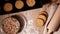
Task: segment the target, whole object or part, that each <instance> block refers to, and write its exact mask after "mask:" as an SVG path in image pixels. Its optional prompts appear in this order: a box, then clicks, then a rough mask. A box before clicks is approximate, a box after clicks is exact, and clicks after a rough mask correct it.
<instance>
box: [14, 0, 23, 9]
mask: <svg viewBox="0 0 60 34" xmlns="http://www.w3.org/2000/svg"><path fill="white" fill-rule="evenodd" d="M15 7H16V8H17V9H22V8H23V7H24V3H23V1H21V0H18V1H16V2H15Z"/></svg>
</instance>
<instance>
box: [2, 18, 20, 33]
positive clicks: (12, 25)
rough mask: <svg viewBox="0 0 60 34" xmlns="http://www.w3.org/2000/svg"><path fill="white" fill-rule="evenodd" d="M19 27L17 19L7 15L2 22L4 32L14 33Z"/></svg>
mask: <svg viewBox="0 0 60 34" xmlns="http://www.w3.org/2000/svg"><path fill="white" fill-rule="evenodd" d="M19 27H20V23H19V21H18V20H17V19H15V18H12V17H8V18H6V19H4V20H3V22H2V28H3V31H4V32H5V33H6V34H16V33H17V32H18V30H19Z"/></svg>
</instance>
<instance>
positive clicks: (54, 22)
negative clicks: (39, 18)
mask: <svg viewBox="0 0 60 34" xmlns="http://www.w3.org/2000/svg"><path fill="white" fill-rule="evenodd" d="M59 9H60V5H59V6H58V8H57V10H56V12H55V14H54V16H53V17H52V19H51V21H50V23H49V25H48V26H47V30H48V32H47V34H51V33H52V32H55V31H56V30H57V29H58V27H59V25H60V22H59V21H60V14H59V11H60V10H59Z"/></svg>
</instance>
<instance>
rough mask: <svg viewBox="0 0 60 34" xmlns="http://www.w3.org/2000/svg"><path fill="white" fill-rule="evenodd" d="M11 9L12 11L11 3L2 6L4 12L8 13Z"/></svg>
mask: <svg viewBox="0 0 60 34" xmlns="http://www.w3.org/2000/svg"><path fill="white" fill-rule="evenodd" d="M12 9H13V6H12V4H11V3H6V4H5V5H4V11H6V12H10V11H11V10H12Z"/></svg>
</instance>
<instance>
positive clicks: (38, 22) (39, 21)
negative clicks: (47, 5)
mask: <svg viewBox="0 0 60 34" xmlns="http://www.w3.org/2000/svg"><path fill="white" fill-rule="evenodd" d="M34 25H35V26H36V27H41V26H43V25H44V21H43V20H42V19H39V18H37V19H36V20H35V22H34Z"/></svg>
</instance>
